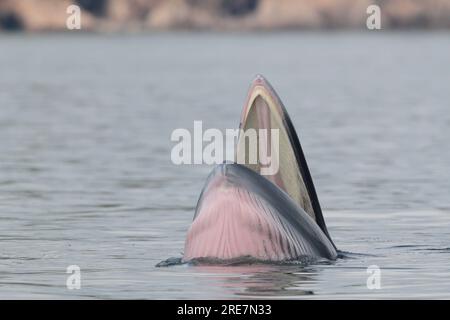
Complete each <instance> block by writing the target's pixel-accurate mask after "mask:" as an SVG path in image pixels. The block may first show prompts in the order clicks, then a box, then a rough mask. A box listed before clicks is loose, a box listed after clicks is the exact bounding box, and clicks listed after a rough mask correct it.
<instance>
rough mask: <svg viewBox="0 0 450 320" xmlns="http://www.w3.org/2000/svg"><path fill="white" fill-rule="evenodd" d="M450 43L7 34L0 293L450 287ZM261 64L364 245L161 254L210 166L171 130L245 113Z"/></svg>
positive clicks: (306, 294)
mask: <svg viewBox="0 0 450 320" xmlns="http://www.w3.org/2000/svg"><path fill="white" fill-rule="evenodd" d="M449 51H450V43H449V42H448V35H447V34H444V33H442V34H441V33H426V34H425V33H417V34H415V33H408V34H395V33H391V34H386V33H383V32H380V33H377V34H376V35H374V34H370V35H368V34H357V33H349V34H346V33H335V34H327V33H323V34H321V33H300V34H294V33H286V34H283V33H279V34H269V35H266V34H257V35H252V34H246V35H236V34H234V35H227V34H186V33H185V34H158V35H147V36H129V37H125V36H108V37H104V36H100V35H98V36H96V35H90V36H87V35H78V36H74V37H68V36H65V35H64V36H63V35H38V36H23V35H22V36H21V35H15V36H5V35H0V65H1V66H2V70H1V72H0V139H1V144H0V241H1V246H0V297H1V298H55V297H57V298H74V297H77V298H179V299H196V298H199V299H211V298H230V299H233V298H244V297H246V298H247V297H250V298H260V297H268V298H302V299H303V298H306V299H310V298H352V299H354V298H381V297H388V298H449V292H450V286H449V284H450V266H449V263H448V261H449V259H448V258H449V244H450V228H449V226H450V201H449V199H450V198H449V196H448V190H450V170H448V164H449V163H450V148H445V147H444V146H447V145H448V137H449V136H450V132H449V130H450V129H449V128H450V113H449V112H448V101H449V98H450V97H449V91H448V83H450V72H449V70H447V69H446V68H443V67H442V66H447V65H448V64H449V62H450V61H449V59H450V58H449V55H448V52H449ZM180 52H182V53H183V54H180ZM255 52H257V53H258V54H255ZM424 61H426V63H424ZM256 73H262V74H264V75H265V76H266V77H267V78H268V79H269V80H270V81H271V82H272V84H273V85H274V86H275V88H276V90H277V91H278V92H279V94H280V95H281V97H282V99H283V101H284V102H285V104H286V107H287V109H288V111H289V113H290V115H291V118H292V120H293V123H294V125H295V127H296V129H297V131H298V133H299V137H300V139H301V142H302V145H303V148H304V151H305V154H306V157H307V160H308V163H309V166H310V169H311V173H312V175H313V178H314V181H315V183H316V189H317V192H318V195H319V198H320V200H321V203H322V206H323V208H324V215H325V219H326V221H327V225H328V228H329V232H330V234H331V236H332V237H333V240H334V242H335V243H336V245H337V247H338V248H339V249H340V250H343V251H345V252H352V253H357V254H349V256H350V257H349V258H347V259H338V260H337V261H336V262H334V263H332V264H323V263H318V264H317V263H315V264H311V265H266V264H263V265H259V264H252V265H241V266H228V267H223V266H222V267H220V266H216V267H214V266H192V265H176V266H171V267H166V268H156V267H155V265H156V264H157V263H158V262H160V261H161V260H163V259H166V258H168V257H181V255H182V253H181V252H182V250H183V246H184V237H185V234H186V230H187V228H188V226H189V223H190V222H191V221H192V217H193V211H194V208H195V204H196V201H197V198H198V196H199V193H200V190H201V189H202V186H203V183H204V181H205V178H206V176H207V175H208V173H209V171H210V170H211V168H210V167H208V166H175V165H173V164H172V163H171V162H170V151H171V148H172V146H173V145H172V143H171V141H170V134H171V132H172V131H173V130H174V129H176V128H188V129H190V128H192V125H193V121H194V120H203V121H204V127H205V128H209V127H217V128H220V129H225V128H236V127H238V125H239V120H238V119H239V115H240V112H241V107H242V104H243V100H244V98H245V94H246V91H247V87H248V84H249V81H250V80H251V79H252V77H253V75H254V74H256ZM69 265H78V266H80V268H81V274H82V284H81V289H80V290H67V289H66V278H67V274H66V268H67V267H68V266H69ZM369 265H378V266H379V267H380V268H381V289H380V290H369V289H368V288H367V286H366V280H367V277H368V274H367V267H368V266H369Z"/></svg>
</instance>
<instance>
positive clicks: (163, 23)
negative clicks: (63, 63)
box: [0, 0, 450, 32]
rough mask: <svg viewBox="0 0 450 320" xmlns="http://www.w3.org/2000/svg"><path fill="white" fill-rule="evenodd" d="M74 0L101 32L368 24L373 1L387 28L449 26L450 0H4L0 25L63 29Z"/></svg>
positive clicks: (85, 20)
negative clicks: (369, 9)
mask: <svg viewBox="0 0 450 320" xmlns="http://www.w3.org/2000/svg"><path fill="white" fill-rule="evenodd" d="M70 4H77V5H79V6H80V7H81V9H82V15H81V23H82V30H85V31H99V32H115V31H137V32H139V31H146V30H171V29H182V30H184V29H195V30H231V31H233V30H235V31H238V30H239V31H240V30H278V29H344V28H351V29H365V28H366V19H367V16H368V15H367V13H366V9H367V7H368V6H369V5H370V4H377V5H379V6H380V7H381V14H382V15H381V23H382V28H383V29H399V28H405V29H406V28H421V29H448V28H450V0H0V30H8V31H11V30H26V31H64V30H66V19H67V17H68V14H67V13H66V9H67V7H68V6H69V5H70Z"/></svg>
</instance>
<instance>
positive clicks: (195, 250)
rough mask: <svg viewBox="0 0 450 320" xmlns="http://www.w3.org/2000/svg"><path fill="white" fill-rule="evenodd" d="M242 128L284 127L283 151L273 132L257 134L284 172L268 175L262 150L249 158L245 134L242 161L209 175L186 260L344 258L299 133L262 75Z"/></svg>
mask: <svg viewBox="0 0 450 320" xmlns="http://www.w3.org/2000/svg"><path fill="white" fill-rule="evenodd" d="M239 128H240V129H242V130H240V132H241V133H242V132H245V130H248V129H277V130H278V132H279V135H278V141H277V143H278V145H279V147H278V148H276V149H275V148H271V146H272V145H273V144H272V143H273V141H270V139H271V137H270V136H267V135H260V136H258V141H259V142H260V143H262V145H263V146H265V149H266V150H268V151H269V152H271V159H272V161H278V163H277V167H278V170H277V171H276V172H270V173H269V174H265V173H264V172H267V171H264V169H265V166H267V163H266V162H265V161H263V160H264V159H261V158H260V157H259V156H258V158H257V159H256V160H257V161H255V162H251V163H250V162H249V161H248V152H249V144H248V143H246V142H247V140H246V138H245V136H244V135H241V134H240V135H239V137H238V141H237V144H236V159H235V161H234V162H225V163H222V164H219V165H217V166H216V167H215V168H214V169H213V171H212V172H211V173H210V175H209V176H208V178H207V180H206V183H205V185H204V187H203V190H202V192H201V194H200V197H199V199H198V202H197V206H196V209H195V213H194V218H193V221H192V223H191V225H190V226H189V229H188V231H187V235H186V240H185V246H184V252H183V258H182V261H183V262H190V261H215V262H218V263H220V262H224V261H241V260H242V259H244V261H245V260H246V259H254V260H258V261H265V262H283V261H297V260H303V259H305V258H307V259H328V260H335V259H337V257H338V251H337V248H336V246H335V244H334V242H333V240H332V239H331V237H330V234H329V232H328V229H327V226H326V224H325V219H324V217H323V213H322V210H321V206H320V203H319V200H318V196H317V193H316V190H315V187H314V183H313V180H312V176H311V174H310V171H309V168H308V165H307V162H306V159H305V156H304V153H303V150H302V147H301V145H300V140H299V138H298V135H297V133H296V131H295V128H294V126H293V124H292V121H291V119H290V117H289V115H288V113H287V111H286V108H285V106H284V105H283V103H282V102H281V99H280V98H279V96H278V94H277V93H276V92H275V90H274V89H273V87H272V86H271V85H270V83H269V82H268V81H267V80H266V79H265V78H264V77H263V76H261V75H257V76H256V78H255V79H254V80H253V81H252V83H251V85H250V88H249V91H248V94H247V98H246V100H245V103H244V107H243V110H242V113H241V118H240V124H239ZM256 132H260V131H256ZM276 152H278V154H275V153H276ZM238 159H240V161H238Z"/></svg>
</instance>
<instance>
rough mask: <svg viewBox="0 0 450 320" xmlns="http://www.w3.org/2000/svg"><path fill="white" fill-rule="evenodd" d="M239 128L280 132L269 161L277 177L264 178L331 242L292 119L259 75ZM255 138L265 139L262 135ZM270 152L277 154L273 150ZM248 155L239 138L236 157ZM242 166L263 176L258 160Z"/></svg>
mask: <svg viewBox="0 0 450 320" xmlns="http://www.w3.org/2000/svg"><path fill="white" fill-rule="evenodd" d="M240 128H241V129H243V130H244V131H245V130H247V129H250V128H253V129H256V132H257V133H259V132H260V130H259V129H278V130H279V149H278V150H279V155H274V154H272V155H271V156H272V157H271V158H272V159H279V162H280V163H279V170H278V173H277V174H275V175H271V176H267V175H265V177H266V178H268V179H269V180H271V181H272V182H274V183H275V184H276V185H277V186H278V187H280V188H281V189H283V190H284V191H285V192H286V193H287V194H289V196H290V197H291V198H292V199H293V200H294V202H295V203H297V204H298V205H299V206H300V207H301V208H302V209H303V210H305V211H306V213H308V214H309V215H310V216H311V218H313V219H314V220H315V221H316V223H317V224H318V225H319V227H320V228H321V229H322V231H323V232H324V233H325V234H326V235H327V237H328V238H329V239H330V240H331V238H330V236H329V235H328V230H327V227H326V225H325V220H324V218H323V215H322V210H321V207H320V204H319V200H318V198H317V194H316V190H315V188H314V184H313V181H312V178H311V174H310V172H309V169H308V165H307V163H306V159H305V156H304V154H303V150H302V148H301V145H300V141H299V139H298V136H297V133H296V132H295V129H294V126H293V125H292V122H291V119H290V118H289V115H288V113H287V111H286V109H285V107H284V105H283V103H282V102H281V99H280V98H279V97H278V95H277V94H276V92H275V90H274V89H273V88H272V86H271V85H270V84H269V82H268V81H267V80H266V79H264V78H263V77H262V76H260V75H258V76H257V77H256V78H255V80H254V81H253V83H252V85H251V87H250V90H249V93H248V96H247V100H246V102H245V105H244V109H243V111H242V115H241V122H240ZM258 138H259V139H265V137H264V136H260V137H258ZM259 139H258V140H259ZM267 144H268V146H267V148H270V145H271V144H270V141H267ZM271 151H272V152H276V149H272V150H271ZM247 153H248V144H247V143H246V141H245V139H243V138H242V136H241V137H239V140H238V144H237V155H238V157H239V156H240V157H244V156H242V155H241V154H247ZM244 165H245V166H247V167H249V168H250V169H252V170H254V171H256V172H258V173H260V174H262V172H261V168H262V165H261V161H260V159H258V164H257V165H253V164H248V162H246V163H244Z"/></svg>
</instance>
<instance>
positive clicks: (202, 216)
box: [184, 185, 309, 261]
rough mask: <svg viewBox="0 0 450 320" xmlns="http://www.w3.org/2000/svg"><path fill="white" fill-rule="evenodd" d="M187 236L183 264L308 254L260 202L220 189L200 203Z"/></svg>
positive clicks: (243, 193)
mask: <svg viewBox="0 0 450 320" xmlns="http://www.w3.org/2000/svg"><path fill="white" fill-rule="evenodd" d="M200 210H201V211H200V212H198V214H197V216H196V218H195V220H194V221H193V223H192V225H191V226H190V228H189V230H188V234H187V239H186V244H185V250H184V260H185V261H188V260H191V259H194V258H215V259H224V260H227V259H235V258H240V257H245V256H251V257H254V258H256V259H261V260H270V261H282V260H288V259H295V258H297V257H299V256H301V255H304V254H305V253H306V252H307V251H309V250H308V248H305V247H304V245H302V243H303V241H302V237H301V235H299V234H298V233H296V232H295V231H294V230H293V229H292V228H291V226H289V224H288V223H287V222H286V221H285V220H283V218H282V217H281V216H280V214H278V213H277V212H275V211H274V209H273V208H272V207H271V206H270V205H268V203H266V202H265V201H264V200H263V199H261V198H260V197H258V196H256V195H255V194H253V193H250V192H248V191H247V190H245V189H242V188H239V187H236V186H229V185H228V186H220V187H218V188H216V189H215V190H214V191H213V192H209V193H208V194H207V195H206V196H205V197H204V198H203V199H202V205H201V209H200Z"/></svg>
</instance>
